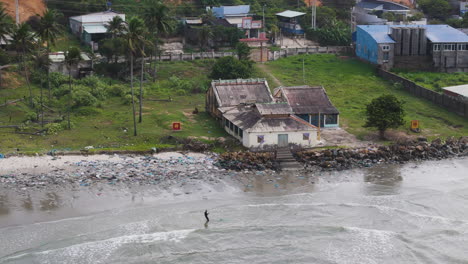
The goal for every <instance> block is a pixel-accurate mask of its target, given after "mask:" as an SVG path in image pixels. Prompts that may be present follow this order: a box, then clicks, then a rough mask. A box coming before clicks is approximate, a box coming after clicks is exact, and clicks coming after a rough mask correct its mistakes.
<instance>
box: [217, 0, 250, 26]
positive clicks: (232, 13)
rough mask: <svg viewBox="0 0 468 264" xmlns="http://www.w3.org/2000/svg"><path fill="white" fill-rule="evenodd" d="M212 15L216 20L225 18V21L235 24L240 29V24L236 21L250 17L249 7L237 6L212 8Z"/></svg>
mask: <svg viewBox="0 0 468 264" xmlns="http://www.w3.org/2000/svg"><path fill="white" fill-rule="evenodd" d="M211 10H212V11H213V14H214V15H215V17H217V18H225V19H226V20H228V21H230V23H231V22H233V23H231V24H234V22H237V24H238V25H239V27H240V23H241V22H242V20H241V21H239V20H238V19H242V18H243V17H247V16H250V15H251V14H250V5H237V6H220V7H213V8H212V9H211ZM236 19H237V20H236Z"/></svg>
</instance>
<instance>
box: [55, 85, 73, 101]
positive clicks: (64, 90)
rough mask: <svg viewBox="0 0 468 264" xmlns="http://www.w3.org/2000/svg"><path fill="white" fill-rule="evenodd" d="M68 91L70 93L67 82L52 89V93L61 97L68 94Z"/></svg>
mask: <svg viewBox="0 0 468 264" xmlns="http://www.w3.org/2000/svg"><path fill="white" fill-rule="evenodd" d="M69 93H70V87H69V86H68V84H62V85H60V86H58V87H55V88H54V89H52V94H53V95H54V96H55V97H57V98H61V97H63V96H65V95H68V94H69Z"/></svg>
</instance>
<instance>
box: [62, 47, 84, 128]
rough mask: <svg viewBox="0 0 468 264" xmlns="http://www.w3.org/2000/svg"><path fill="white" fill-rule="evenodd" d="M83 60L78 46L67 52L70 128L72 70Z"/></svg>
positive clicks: (69, 126)
mask: <svg viewBox="0 0 468 264" xmlns="http://www.w3.org/2000/svg"><path fill="white" fill-rule="evenodd" d="M80 60H81V51H80V49H79V48H77V47H71V48H69V49H68V51H67V52H65V63H66V64H67V67H68V87H69V95H68V96H69V97H68V98H69V99H68V111H67V119H68V129H69V130H70V129H71V125H70V112H71V101H72V98H73V97H72V92H73V90H72V81H71V72H72V69H73V66H75V65H77V64H78V63H79V62H80Z"/></svg>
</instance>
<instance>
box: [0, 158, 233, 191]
mask: <svg viewBox="0 0 468 264" xmlns="http://www.w3.org/2000/svg"><path fill="white" fill-rule="evenodd" d="M54 158H56V159H57V157H54ZM58 159H60V157H58ZM216 159H217V155H216V154H210V155H203V154H197V155H196V156H194V157H193V156H189V155H182V154H179V156H178V157H171V158H164V159H162V158H158V157H155V156H135V157H132V156H124V155H114V156H109V159H107V160H93V159H92V157H89V158H86V159H85V158H83V160H81V161H79V162H73V163H67V162H65V163H64V164H63V166H57V167H54V168H51V170H50V171H48V172H42V173H34V171H29V172H17V173H9V174H4V175H0V186H3V187H10V186H11V187H15V188H27V187H38V188H39V187H47V188H50V187H52V186H54V185H67V184H72V185H75V186H76V185H80V186H91V185H94V184H97V183H105V184H111V185H114V184H118V183H124V184H138V185H148V184H151V185H157V186H158V187H161V188H165V187H168V186H176V185H181V184H182V185H183V184H186V183H188V182H190V181H192V180H202V181H205V182H213V183H217V182H219V180H220V179H222V178H223V177H226V176H231V174H232V173H231V172H229V171H226V170H224V169H222V168H219V167H216V166H214V162H215V160H216Z"/></svg>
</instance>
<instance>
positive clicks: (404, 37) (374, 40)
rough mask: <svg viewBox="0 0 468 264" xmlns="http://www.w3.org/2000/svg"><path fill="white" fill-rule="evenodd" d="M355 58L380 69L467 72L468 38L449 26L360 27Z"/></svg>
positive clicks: (356, 36) (358, 27)
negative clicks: (396, 68) (395, 68)
mask: <svg viewBox="0 0 468 264" xmlns="http://www.w3.org/2000/svg"><path fill="white" fill-rule="evenodd" d="M355 41H356V43H355V46H356V55H357V56H358V57H359V58H361V59H362V60H365V61H368V62H370V63H373V64H376V65H379V66H381V67H382V68H384V69H391V68H393V67H398V68H408V69H416V70H438V71H441V72H457V71H462V72H467V71H468V36H467V35H466V34H464V33H463V32H461V31H459V30H457V29H455V28H453V27H450V26H448V25H418V26H414V25H394V26H390V25H360V26H357V30H356V35H355Z"/></svg>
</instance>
